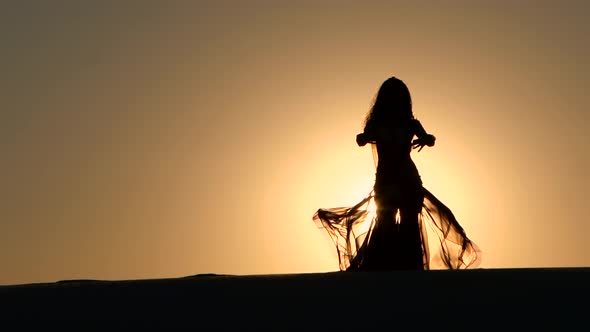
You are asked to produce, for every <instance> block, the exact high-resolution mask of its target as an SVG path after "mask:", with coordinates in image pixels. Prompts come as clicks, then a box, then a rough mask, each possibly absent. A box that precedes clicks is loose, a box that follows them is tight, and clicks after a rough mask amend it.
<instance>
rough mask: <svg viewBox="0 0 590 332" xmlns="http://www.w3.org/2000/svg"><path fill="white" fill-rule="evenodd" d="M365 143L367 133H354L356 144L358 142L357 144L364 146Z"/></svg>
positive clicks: (366, 141)
mask: <svg viewBox="0 0 590 332" xmlns="http://www.w3.org/2000/svg"><path fill="white" fill-rule="evenodd" d="M367 143H369V139H368V138H367V134H365V133H360V134H358V135H356V144H358V146H365V145H367Z"/></svg>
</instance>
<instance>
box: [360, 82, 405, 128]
mask: <svg viewBox="0 0 590 332" xmlns="http://www.w3.org/2000/svg"><path fill="white" fill-rule="evenodd" d="M413 118H414V114H413V112H412V98H411V96H410V90H408V87H407V86H406V84H405V83H404V82H403V81H402V80H400V79H398V78H396V77H390V78H388V79H387V80H385V82H383V84H381V87H380V88H379V92H377V96H376V97H375V101H374V103H373V106H372V107H371V110H370V112H369V114H368V115H367V119H366V121H365V127H366V126H367V125H369V124H371V125H374V124H377V123H379V124H381V125H386V126H387V125H394V124H395V123H400V122H404V121H406V120H411V119H413Z"/></svg>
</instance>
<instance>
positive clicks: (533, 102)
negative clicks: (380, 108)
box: [0, 0, 590, 284]
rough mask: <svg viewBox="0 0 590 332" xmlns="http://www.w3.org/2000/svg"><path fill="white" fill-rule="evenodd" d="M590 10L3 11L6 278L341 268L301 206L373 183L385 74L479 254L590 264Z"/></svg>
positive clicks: (15, 5)
mask: <svg viewBox="0 0 590 332" xmlns="http://www.w3.org/2000/svg"><path fill="white" fill-rule="evenodd" d="M589 9H590V2H587V1H508V0H506V1H271V0H268V1H11V2H9V3H3V5H2V8H1V10H0V36H1V38H0V40H1V46H0V47H1V48H0V54H1V55H0V69H1V72H2V75H1V76H0V88H1V89H0V102H1V105H0V106H1V108H0V115H1V121H0V149H1V150H0V153H1V154H0V181H1V183H2V185H1V186H0V230H1V231H0V266H1V267H0V284H15V283H29V282H49V281H56V280H61V279H77V278H89V279H144V278H161V277H179V276H186V275H192V274H198V273H226V274H270V273H307V272H321V271H335V270H337V269H338V262H337V257H336V253H335V250H334V249H333V247H332V244H331V243H329V242H328V239H327V237H326V236H325V234H324V233H322V231H321V230H319V229H317V228H316V226H315V224H314V223H313V221H312V219H311V217H312V215H313V213H314V212H315V211H316V210H317V209H318V208H320V207H336V206H347V205H352V204H354V203H356V202H357V201H358V200H360V199H361V198H362V197H364V196H365V195H366V194H367V193H368V192H369V191H370V190H371V188H372V185H373V177H374V171H375V169H374V165H373V160H372V153H371V149H370V148H368V147H365V148H359V147H357V146H356V144H355V136H356V134H357V133H358V132H359V131H360V130H361V128H362V121H363V118H364V116H365V114H366V112H367V111H368V109H369V107H370V104H371V101H372V99H373V97H374V95H375V93H376V92H377V89H378V88H379V86H380V84H381V83H382V82H383V81H384V80H385V79H386V78H388V77H389V76H397V77H399V78H401V79H402V80H404V81H405V82H406V83H407V85H408V87H409V88H410V91H411V93H412V96H413V99H414V113H415V115H416V117H418V118H419V119H420V120H421V121H422V124H423V125H424V127H425V128H426V129H427V131H429V132H430V133H432V134H434V135H435V136H436V137H437V145H436V146H435V147H434V148H426V149H424V150H422V152H420V153H415V152H414V154H413V158H414V160H415V162H416V164H417V166H418V168H419V170H420V173H421V175H422V180H423V182H424V185H425V187H427V188H428V189H429V190H430V191H432V192H433V193H434V194H435V195H436V196H437V197H439V198H440V199H441V200H442V201H443V202H444V203H446V204H447V205H448V206H449V207H450V208H451V209H452V210H453V212H454V213H455V215H456V216H457V218H458V219H459V222H460V223H461V224H462V225H463V227H464V228H465V230H466V231H467V234H468V236H469V237H470V238H471V239H472V240H474V241H475V242H476V243H477V244H478V245H479V246H480V247H481V249H482V250H483V251H484V256H483V265H482V267H484V268H504V267H508V268H512V267H562V266H589V265H590V255H589V253H590V242H589V241H588V234H590V230H589V227H588V224H589V219H588V215H587V213H586V211H585V208H586V204H587V202H588V199H587V197H588V189H587V188H588V187H589V185H590V182H589V176H588V173H587V170H588V169H589V166H590V165H589V161H590V153H589V149H588V144H589V143H590V141H589V138H588V133H589V132H590V121H589V120H590V119H589V115H588V114H589V107H590V97H589V96H590V94H589V93H588V91H587V89H588V86H590V71H589V62H588V59H590V46H589V43H588V36H589V35H590V23H588V22H589V21H588V16H589V15H590V10H589Z"/></svg>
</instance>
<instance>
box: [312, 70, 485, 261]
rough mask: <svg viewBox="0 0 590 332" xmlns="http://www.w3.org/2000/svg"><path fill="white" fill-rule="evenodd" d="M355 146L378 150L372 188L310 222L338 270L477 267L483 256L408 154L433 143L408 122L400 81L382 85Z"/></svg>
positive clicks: (406, 95) (407, 96)
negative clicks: (324, 237) (332, 249)
mask: <svg viewBox="0 0 590 332" xmlns="http://www.w3.org/2000/svg"><path fill="white" fill-rule="evenodd" d="M414 137H417V138H416V139H415V140H414ZM356 142H357V144H358V145H359V146H361V147H362V146H365V145H366V144H371V146H372V147H373V149H374V150H373V151H375V149H376V152H377V154H376V158H377V171H376V175H375V184H374V186H373V190H372V191H371V193H370V194H369V196H368V197H366V198H365V199H363V200H362V201H361V202H359V203H358V204H356V205H355V206H353V207H340V208H327V209H319V210H317V212H316V213H315V214H314V216H313V220H314V221H315V223H316V224H317V226H318V227H320V228H323V229H325V230H326V231H327V233H328V235H330V237H331V239H332V241H333V242H334V244H335V245H336V250H337V253H338V258H339V265H340V270H343V271H379V270H382V271H383V270H424V269H462V268H468V267H474V266H476V265H478V264H479V263H480V259H481V255H480V253H481V251H480V250H479V248H478V247H477V246H476V245H475V243H473V242H472V241H471V240H470V239H468V238H467V235H466V234H465V231H464V230H463V228H462V227H461V225H459V223H458V222H457V219H456V218H455V216H454V215H453V213H452V212H451V210H450V209H449V208H448V207H446V206H445V205H444V204H443V203H442V202H441V201H439V200H438V199H437V198H436V197H435V196H434V195H433V194H432V193H430V192H429V191H428V190H427V189H426V188H424V187H423V186H422V180H421V178H420V175H419V173H418V170H417V168H416V166H415V164H414V162H413V161H412V159H411V157H410V153H411V151H412V149H418V151H421V150H422V148H423V147H424V146H429V147H432V146H434V143H435V137H434V136H433V135H431V134H428V133H427V132H426V131H425V130H424V128H423V127H422V124H421V123H420V121H418V120H417V119H416V118H414V114H413V112H412V99H411V96H410V92H409V90H408V88H407V86H406V85H405V83H404V82H403V81H401V80H400V79H398V78H396V77H391V78H389V79H387V80H386V81H385V82H383V84H382V85H381V87H380V88H379V91H378V93H377V97H376V98H375V101H374V104H373V106H372V108H371V110H370V112H369V114H368V115H367V118H366V120H365V126H364V130H363V132H362V133H360V134H358V135H357V136H356ZM372 206H376V211H372V210H374V209H372Z"/></svg>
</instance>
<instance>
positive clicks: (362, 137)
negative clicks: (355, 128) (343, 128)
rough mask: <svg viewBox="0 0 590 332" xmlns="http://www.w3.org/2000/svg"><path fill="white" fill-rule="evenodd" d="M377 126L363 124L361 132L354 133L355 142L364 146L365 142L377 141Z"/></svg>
mask: <svg viewBox="0 0 590 332" xmlns="http://www.w3.org/2000/svg"><path fill="white" fill-rule="evenodd" d="M377 136H378V134H377V128H375V126H371V125H368V126H365V129H364V130H363V132H362V133H360V134H358V135H356V144H358V146H365V145H366V144H367V143H375V142H377Z"/></svg>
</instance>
